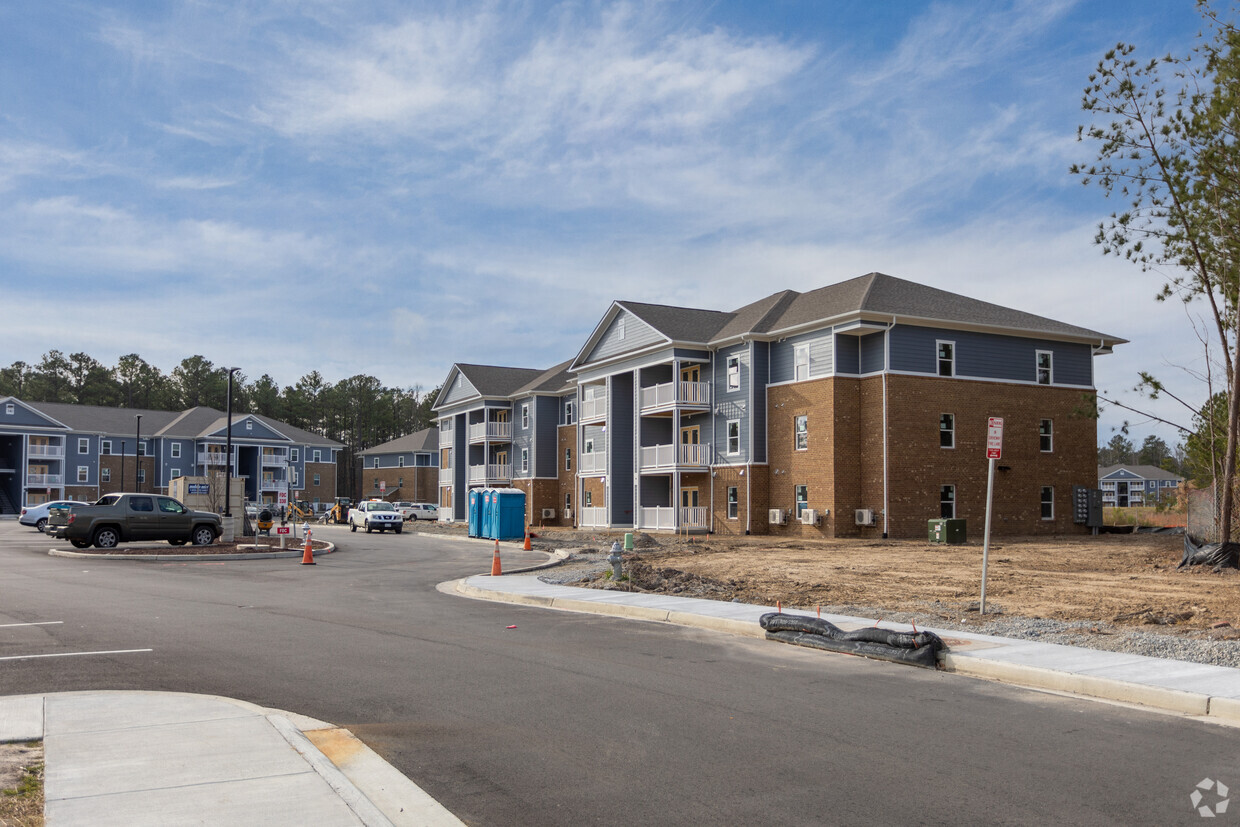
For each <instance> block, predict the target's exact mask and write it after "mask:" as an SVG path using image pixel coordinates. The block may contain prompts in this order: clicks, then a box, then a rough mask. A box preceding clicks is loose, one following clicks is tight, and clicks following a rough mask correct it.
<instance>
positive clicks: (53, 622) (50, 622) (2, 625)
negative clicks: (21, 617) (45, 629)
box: [0, 620, 64, 629]
mask: <svg viewBox="0 0 1240 827" xmlns="http://www.w3.org/2000/svg"><path fill="white" fill-rule="evenodd" d="M57 623H64V621H63V620H42V621H40V622H38V623H0V629H8V628H11V627H13V626H55V625H56V624H57Z"/></svg>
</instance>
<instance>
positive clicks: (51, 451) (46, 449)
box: [26, 445, 65, 459]
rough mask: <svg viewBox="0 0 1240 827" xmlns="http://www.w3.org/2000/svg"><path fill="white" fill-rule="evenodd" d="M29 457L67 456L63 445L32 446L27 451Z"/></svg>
mask: <svg viewBox="0 0 1240 827" xmlns="http://www.w3.org/2000/svg"><path fill="white" fill-rule="evenodd" d="M26 455H27V456H31V457H48V458H49V459H50V458H54V457H63V456H64V455H65V446H63V445H31V446H29V447H28V449H27V451H26Z"/></svg>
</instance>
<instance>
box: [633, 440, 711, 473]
mask: <svg viewBox="0 0 1240 827" xmlns="http://www.w3.org/2000/svg"><path fill="white" fill-rule="evenodd" d="M710 456H711V450H710V446H709V445H644V446H642V451H641V463H642V464H641V467H642V469H643V470H645V469H650V468H677V467H681V468H683V467H691V468H704V467H706V466H708V465H710Z"/></svg>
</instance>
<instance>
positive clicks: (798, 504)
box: [792, 485, 809, 519]
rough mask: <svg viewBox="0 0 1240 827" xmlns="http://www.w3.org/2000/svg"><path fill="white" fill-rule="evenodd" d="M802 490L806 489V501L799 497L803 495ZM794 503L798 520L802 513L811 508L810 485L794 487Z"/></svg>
mask: <svg viewBox="0 0 1240 827" xmlns="http://www.w3.org/2000/svg"><path fill="white" fill-rule="evenodd" d="M801 489H805V499H801V498H800V496H799V495H800V493H801ZM792 501H793V503H794V504H795V505H794V511H795V512H796V516H797V519H800V517H801V512H802V511H804V510H805V509H807V508H809V486H808V485H797V486H793V489H792Z"/></svg>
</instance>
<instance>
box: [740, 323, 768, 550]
mask: <svg viewBox="0 0 1240 827" xmlns="http://www.w3.org/2000/svg"><path fill="white" fill-rule="evenodd" d="M745 340H746V336H745V335H742V336H741V341H742V342H744V341H745ZM767 353H768V354H769V353H770V350H769V348H768V350H767ZM766 378H767V380H768V381H770V378H771V368H770V363H769V361H768V363H767V370H766ZM747 392H748V394H749V473H748V474H746V475H745V536H746V537H748V536H749V534H750V532H751V531H752V530H753V447H754V442H755V440H756V439H757V436H756V433H757V432H756V430H755V429H754V426H753V417H754V407H753V339H749V388H748V389H747ZM762 419H763V421H764V422H766V421H767V418H766V416H765V415H764V416H763V417H762ZM769 429H770V425H769V423H768V424H767V426H766V430H769ZM763 438H764V439H765V435H763ZM766 462H767V468H768V469H769V468H770V463H771V458H770V457H769V456H768V457H767V458H766ZM766 485H767V490H768V491H769V490H770V486H771V482H770V479H769V476H768V479H767V483H766Z"/></svg>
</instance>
